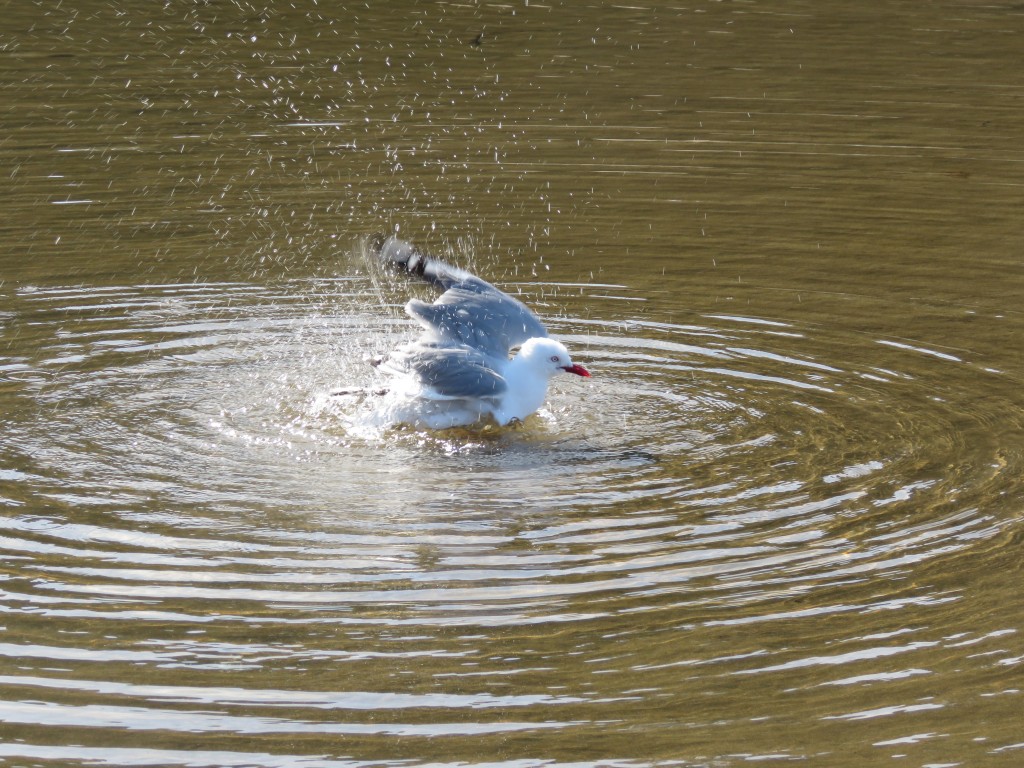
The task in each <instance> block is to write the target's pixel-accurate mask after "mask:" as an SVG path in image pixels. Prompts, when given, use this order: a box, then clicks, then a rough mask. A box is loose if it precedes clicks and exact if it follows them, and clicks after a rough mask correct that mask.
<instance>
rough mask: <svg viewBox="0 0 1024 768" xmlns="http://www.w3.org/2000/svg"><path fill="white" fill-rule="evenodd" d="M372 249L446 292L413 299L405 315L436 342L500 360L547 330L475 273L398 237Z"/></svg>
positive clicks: (378, 239)
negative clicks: (429, 298)
mask: <svg viewBox="0 0 1024 768" xmlns="http://www.w3.org/2000/svg"><path fill="white" fill-rule="evenodd" d="M371 249H372V250H374V251H375V252H376V253H377V255H378V256H379V258H381V259H382V260H383V261H384V262H386V263H389V264H392V265H394V266H396V267H398V268H400V269H402V270H404V271H406V272H408V273H409V274H410V275H415V276H417V277H420V278H422V279H424V280H426V281H427V282H428V283H431V284H432V285H434V286H436V287H438V288H440V289H442V290H443V291H444V293H442V294H441V296H439V297H438V299H437V301H435V302H434V303H433V304H428V303H427V302H425V301H420V300H419V299H413V300H412V301H410V302H409V303H408V304H406V305H405V311H406V312H408V313H409V315H410V316H411V317H412V318H413V319H415V320H416V321H417V322H419V323H420V325H422V326H423V327H424V328H426V329H427V331H429V332H430V334H431V336H430V338H431V339H432V340H433V341H440V342H452V343H456V344H466V345H469V346H470V347H473V348H474V349H478V350H481V351H483V352H484V353H486V354H488V355H491V356H492V357H495V358H497V359H499V360H504V359H506V358H507V357H508V353H509V350H510V349H511V348H512V347H515V346H518V345H520V344H522V343H523V342H524V341H526V340H527V339H532V338H534V337H537V336H547V335H548V332H547V329H545V328H544V325H543V324H542V323H541V321H540V320H538V319H537V316H536V315H535V314H533V312H531V311H530V310H529V309H527V308H526V306H525V305H524V304H523V303H522V302H520V301H518V300H517V299H514V298H512V297H511V296H509V295H508V294H507V293H504V292H503V291H501V290H499V289H498V288H495V287H494V286H493V285H491V284H490V283H488V282H487V281H486V280H483V279H481V278H479V277H477V276H476V275H474V274H473V273H472V272H467V271H466V270H464V269H459V268H458V267H455V266H452V265H451V264H448V263H446V262H444V261H442V260H440V259H437V258H435V257H433V256H430V255H428V254H426V253H424V252H422V251H420V250H419V249H418V248H416V246H414V245H413V244H412V243H408V242H406V241H405V240H400V239H399V238H397V237H390V236H386V235H378V236H376V237H375V238H373V242H372V243H371Z"/></svg>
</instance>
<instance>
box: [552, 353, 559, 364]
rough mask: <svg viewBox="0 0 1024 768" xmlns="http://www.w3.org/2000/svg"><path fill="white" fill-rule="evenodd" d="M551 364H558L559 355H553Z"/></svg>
mask: <svg viewBox="0 0 1024 768" xmlns="http://www.w3.org/2000/svg"><path fill="white" fill-rule="evenodd" d="M551 362H552V363H557V362H558V355H552V356H551Z"/></svg>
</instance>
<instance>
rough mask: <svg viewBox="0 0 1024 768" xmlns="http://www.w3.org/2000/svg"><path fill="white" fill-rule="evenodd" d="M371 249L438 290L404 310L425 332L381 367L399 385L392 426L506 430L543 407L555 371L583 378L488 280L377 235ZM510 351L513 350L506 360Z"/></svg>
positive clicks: (532, 318) (527, 314) (531, 318)
mask: <svg viewBox="0 0 1024 768" xmlns="http://www.w3.org/2000/svg"><path fill="white" fill-rule="evenodd" d="M371 249H372V250H373V252H375V253H376V254H377V255H378V256H379V257H380V259H381V260H383V261H384V262H385V263H388V264H391V265H393V266H395V267H398V268H401V269H403V270H405V271H406V272H408V273H409V274H411V275H415V276H418V277H421V278H423V279H424V280H426V281H427V282H429V283H431V284H433V285H434V286H436V287H438V288H440V289H442V290H443V291H444V292H443V293H442V294H441V295H440V296H439V297H438V298H437V300H436V301H435V302H434V303H433V304H428V303H427V302H425V301H420V300H419V299H412V300H410V301H409V303H407V304H406V305H405V311H406V312H407V313H408V314H409V316H410V317H412V318H413V319H414V320H416V321H417V322H418V323H419V324H420V325H422V326H423V328H424V333H423V335H422V336H421V337H420V338H419V339H417V340H416V341H414V342H411V343H409V344H405V345H404V346H402V347H399V348H398V349H397V350H395V351H394V352H393V353H392V354H391V355H390V356H389V357H388V358H387V359H385V360H384V361H383V363H382V367H383V368H384V369H385V370H387V371H388V372H389V373H392V374H393V375H396V376H397V377H398V378H399V380H404V381H405V383H406V387H405V395H406V398H405V406H404V407H403V408H400V409H398V410H397V411H396V416H397V420H398V421H403V422H408V423H412V424H414V425H416V426H423V427H427V428H429V429H446V428H449V427H458V426H468V425H470V424H475V423H477V422H479V421H481V420H484V419H486V418H487V417H491V418H493V419H494V421H495V422H497V424H498V425H500V426H505V425H507V424H509V423H512V422H515V421H523V420H524V419H525V418H526V417H527V416H529V415H530V414H531V413H533V412H534V411H536V410H537V409H538V408H540V407H541V406H542V405H543V404H544V399H545V397H546V396H547V391H548V381H549V380H550V379H551V377H552V376H554V375H555V374H556V373H561V372H563V371H564V372H566V373H574V374H576V375H577V376H590V372H589V371H587V369H586V368H584V367H583V366H582V365H577V364H576V363H573V361H572V358H570V357H569V351H568V350H567V349H566V348H565V346H564V345H563V344H562V343H561V342H558V341H555V340H554V339H551V338H548V332H547V330H546V329H545V328H544V325H543V324H542V323H541V322H540V320H538V319H537V316H536V315H534V314H533V312H531V311H530V310H529V309H527V308H526V306H524V305H523V304H522V302H520V301H518V300H516V299H514V298H512V297H511V296H509V295H508V294H507V293H504V292H503V291H500V290H498V289H497V288H495V287H494V286H493V285H491V284H490V283H488V282H487V281H485V280H482V279H480V278H479V277H477V276H476V275H473V274H470V273H469V272H466V271H465V270H462V269H458V268H457V267H453V266H451V265H450V264H446V263H445V262H443V261H440V260H438V259H435V258H433V257H430V256H427V255H426V254H424V253H422V252H421V251H419V250H417V249H416V248H415V246H413V245H412V244H411V243H407V242H405V241H404V240H399V239H398V238H396V237H385V236H380V235H379V236H377V237H376V238H375V239H374V240H373V242H372V243H371ZM515 347H519V352H518V353H517V354H516V355H515V356H510V353H511V352H512V350H513V348H515Z"/></svg>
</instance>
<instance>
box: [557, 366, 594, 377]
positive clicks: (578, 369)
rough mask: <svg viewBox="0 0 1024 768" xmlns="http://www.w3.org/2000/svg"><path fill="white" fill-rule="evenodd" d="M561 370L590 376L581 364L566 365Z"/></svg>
mask: <svg viewBox="0 0 1024 768" xmlns="http://www.w3.org/2000/svg"><path fill="white" fill-rule="evenodd" d="M562 370H563V371H567V372H568V373H575V374H576V375H577V376H586V377H588V378H589V377H590V371H588V370H587V369H586V368H584V367H583V366H582V365H567V366H565V367H563V368H562Z"/></svg>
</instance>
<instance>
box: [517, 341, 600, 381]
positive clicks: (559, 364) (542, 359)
mask: <svg viewBox="0 0 1024 768" xmlns="http://www.w3.org/2000/svg"><path fill="white" fill-rule="evenodd" d="M517 357H520V358H522V359H523V360H524V361H525V362H526V363H527V364H528V365H529V366H530V368H532V369H533V370H535V371H537V372H539V373H541V374H542V375H544V376H545V377H546V378H549V379H550V378H551V377H552V376H554V375H555V374H556V373H558V372H560V371H565V372H566V373H575V374H576V375H577V376H590V371H588V370H587V369H586V368H584V367H583V366H582V365H577V364H575V363H573V361H572V358H571V357H569V350H567V349H566V348H565V345H564V344H562V343H561V342H559V341H555V340H554V339H548V338H543V337H538V338H533V339H528V340H527V341H526V342H525V343H524V344H523V346H522V347H521V348H520V350H519V354H518V355H517Z"/></svg>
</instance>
